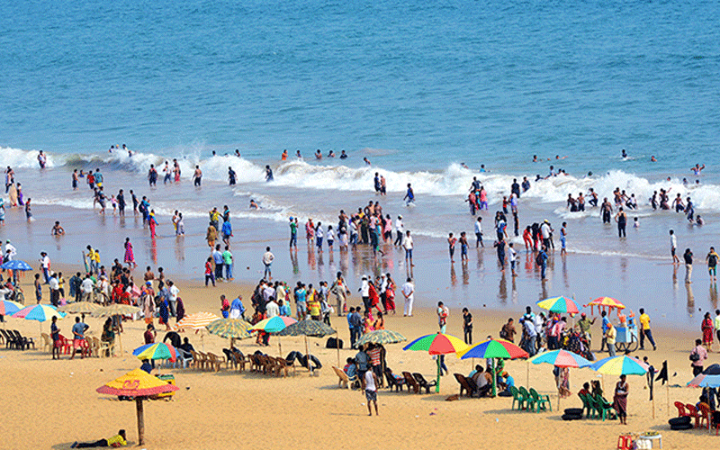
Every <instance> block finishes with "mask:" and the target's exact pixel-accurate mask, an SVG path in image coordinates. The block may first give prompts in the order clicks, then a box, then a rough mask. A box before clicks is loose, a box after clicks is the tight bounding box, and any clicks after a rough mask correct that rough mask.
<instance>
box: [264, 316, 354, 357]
mask: <svg viewBox="0 0 720 450" xmlns="http://www.w3.org/2000/svg"><path fill="white" fill-rule="evenodd" d="M335 333H336V331H335V330H333V329H332V328H330V327H329V326H328V325H326V324H325V323H323V322H320V321H318V320H301V321H299V322H295V323H293V324H291V325H288V326H287V327H285V329H284V330H282V331H279V332H278V333H277V335H278V336H303V337H304V338H305V356H306V357H307V358H308V367H310V361H309V358H310V351H309V350H308V343H307V337H308V336H311V337H320V338H321V337H325V336H328V335H330V334H335ZM337 347H339V346H337ZM339 355H340V349H339V348H338V360H339V359H340V356H339ZM338 365H339V363H338Z"/></svg>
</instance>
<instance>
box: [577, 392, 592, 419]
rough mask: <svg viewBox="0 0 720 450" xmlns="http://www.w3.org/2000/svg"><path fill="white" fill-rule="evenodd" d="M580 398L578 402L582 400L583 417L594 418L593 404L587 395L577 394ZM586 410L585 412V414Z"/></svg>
mask: <svg viewBox="0 0 720 450" xmlns="http://www.w3.org/2000/svg"><path fill="white" fill-rule="evenodd" d="M578 396H579V397H580V400H582V403H583V414H585V417H590V418H592V417H594V416H595V407H594V402H593V401H592V398H591V397H590V396H589V395H588V394H578ZM586 410H587V412H585V411H586Z"/></svg>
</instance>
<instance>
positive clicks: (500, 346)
mask: <svg viewBox="0 0 720 450" xmlns="http://www.w3.org/2000/svg"><path fill="white" fill-rule="evenodd" d="M458 356H460V358H461V359H469V358H485V359H493V368H494V367H495V361H494V359H495V358H500V359H517V358H527V357H528V356H530V355H529V354H528V352H526V351H525V350H523V349H521V348H520V347H518V346H517V345H515V344H513V343H512V342H510V341H506V340H504V339H488V340H487V341H484V342H480V343H478V344H475V345H473V346H472V347H469V348H468V349H466V350H464V351H462V352H460V353H458ZM490 377H491V378H492V395H493V396H495V395H496V394H497V383H496V382H497V374H495V373H492V374H490Z"/></svg>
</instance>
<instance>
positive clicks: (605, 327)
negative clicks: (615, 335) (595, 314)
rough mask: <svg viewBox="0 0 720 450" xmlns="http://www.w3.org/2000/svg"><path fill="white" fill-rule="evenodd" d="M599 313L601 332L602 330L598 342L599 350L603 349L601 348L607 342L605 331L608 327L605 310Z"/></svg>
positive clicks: (608, 322) (608, 321)
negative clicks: (600, 339)
mask: <svg viewBox="0 0 720 450" xmlns="http://www.w3.org/2000/svg"><path fill="white" fill-rule="evenodd" d="M600 315H601V316H602V332H603V337H602V342H601V343H600V351H603V349H604V348H605V344H606V343H607V331H608V328H610V320H609V319H608V318H607V312H606V311H603V312H602V313H601V314H600Z"/></svg>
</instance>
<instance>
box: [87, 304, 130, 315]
mask: <svg viewBox="0 0 720 450" xmlns="http://www.w3.org/2000/svg"><path fill="white" fill-rule="evenodd" d="M138 312H140V308H138V307H137V306H132V305H125V304H123V303H113V304H112V305H108V306H101V307H100V308H98V309H96V310H95V311H93V312H92V313H91V314H92V315H93V316H95V317H111V316H132V315H133V314H135V313H138Z"/></svg>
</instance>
